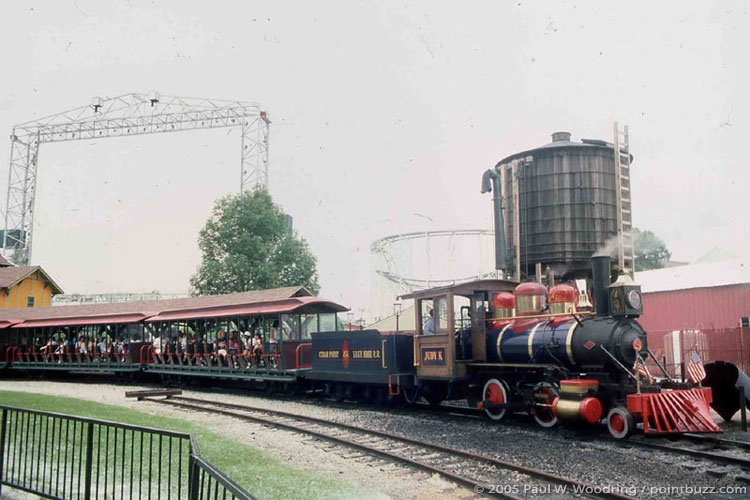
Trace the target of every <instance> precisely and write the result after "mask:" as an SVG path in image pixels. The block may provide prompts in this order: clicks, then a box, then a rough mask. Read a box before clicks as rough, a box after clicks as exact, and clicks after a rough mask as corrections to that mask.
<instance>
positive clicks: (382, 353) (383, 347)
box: [380, 339, 388, 369]
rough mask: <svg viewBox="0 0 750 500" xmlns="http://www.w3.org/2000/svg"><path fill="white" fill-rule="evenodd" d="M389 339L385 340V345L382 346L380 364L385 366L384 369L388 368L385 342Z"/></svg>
mask: <svg viewBox="0 0 750 500" xmlns="http://www.w3.org/2000/svg"><path fill="white" fill-rule="evenodd" d="M386 340H387V339H383V343H382V344H380V364H381V365H383V369H386V368H388V367H387V366H385V341H386Z"/></svg>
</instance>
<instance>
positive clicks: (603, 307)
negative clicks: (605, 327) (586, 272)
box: [591, 255, 612, 315]
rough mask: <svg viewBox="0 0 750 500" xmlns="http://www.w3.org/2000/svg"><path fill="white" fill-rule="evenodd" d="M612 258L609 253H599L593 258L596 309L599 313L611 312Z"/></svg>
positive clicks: (592, 268) (592, 270)
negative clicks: (608, 290) (609, 288)
mask: <svg viewBox="0 0 750 500" xmlns="http://www.w3.org/2000/svg"><path fill="white" fill-rule="evenodd" d="M611 265H612V264H611V260H610V258H609V255H597V256H595V257H592V258H591V272H592V281H593V288H594V311H595V312H596V314H597V315H600V314H609V293H608V292H607V287H608V286H609V284H610V283H611V278H610V272H611V269H612V267H611Z"/></svg>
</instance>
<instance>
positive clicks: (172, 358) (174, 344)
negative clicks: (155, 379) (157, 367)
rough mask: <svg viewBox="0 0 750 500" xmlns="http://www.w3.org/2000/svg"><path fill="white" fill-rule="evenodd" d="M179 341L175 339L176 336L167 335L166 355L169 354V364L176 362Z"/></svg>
mask: <svg viewBox="0 0 750 500" xmlns="http://www.w3.org/2000/svg"><path fill="white" fill-rule="evenodd" d="M179 345H180V344H179V342H178V340H177V337H169V340H168V341H167V349H168V356H169V362H170V363H171V364H175V363H176V362H177V355H178V354H179V349H180V348H179Z"/></svg>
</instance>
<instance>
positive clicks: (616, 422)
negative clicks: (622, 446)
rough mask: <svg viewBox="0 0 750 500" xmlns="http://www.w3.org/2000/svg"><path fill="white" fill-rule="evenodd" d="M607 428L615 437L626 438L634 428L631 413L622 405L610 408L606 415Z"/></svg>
mask: <svg viewBox="0 0 750 500" xmlns="http://www.w3.org/2000/svg"><path fill="white" fill-rule="evenodd" d="M607 429H609V433H610V434H612V437H614V438H615V439H626V438H627V437H628V436H630V435H631V434H632V433H633V430H635V419H634V418H633V414H632V413H630V412H629V411H628V410H627V409H626V408H623V407H622V406H618V407H617V408H612V409H611V410H609V414H608V415H607Z"/></svg>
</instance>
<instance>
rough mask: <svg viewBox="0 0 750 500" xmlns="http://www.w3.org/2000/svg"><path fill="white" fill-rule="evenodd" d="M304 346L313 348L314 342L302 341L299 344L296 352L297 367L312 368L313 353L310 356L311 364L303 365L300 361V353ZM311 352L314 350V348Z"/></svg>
mask: <svg viewBox="0 0 750 500" xmlns="http://www.w3.org/2000/svg"><path fill="white" fill-rule="evenodd" d="M302 347H310V348H312V342H302V343H301V344H299V345H298V346H297V349H296V352H295V354H294V358H295V361H296V362H297V368H312V355H311V356H310V364H308V365H305V366H301V365H300V363H299V357H300V356H299V354H300V352H301V349H302ZM310 352H312V349H311V351H310Z"/></svg>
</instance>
